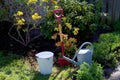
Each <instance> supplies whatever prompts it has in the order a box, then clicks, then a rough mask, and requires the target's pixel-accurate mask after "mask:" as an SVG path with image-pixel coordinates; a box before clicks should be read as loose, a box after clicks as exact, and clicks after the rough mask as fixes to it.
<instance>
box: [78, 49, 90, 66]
mask: <svg viewBox="0 0 120 80" xmlns="http://www.w3.org/2000/svg"><path fill="white" fill-rule="evenodd" d="M77 60H78V62H79V65H81V64H82V63H83V62H86V63H88V64H91V62H92V53H91V50H90V49H81V50H80V51H79V52H78V55H77Z"/></svg>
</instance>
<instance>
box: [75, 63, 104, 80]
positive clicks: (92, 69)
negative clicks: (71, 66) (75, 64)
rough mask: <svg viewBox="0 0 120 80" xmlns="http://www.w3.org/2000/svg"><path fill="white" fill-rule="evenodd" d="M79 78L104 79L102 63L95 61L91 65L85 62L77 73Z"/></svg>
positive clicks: (88, 79) (82, 79)
mask: <svg viewBox="0 0 120 80" xmlns="http://www.w3.org/2000/svg"><path fill="white" fill-rule="evenodd" d="M76 77H77V80H104V78H103V70H102V67H101V65H100V64H98V63H95V62H93V63H92V64H91V65H88V64H87V63H83V64H82V65H80V70H78V71H77V74H76Z"/></svg>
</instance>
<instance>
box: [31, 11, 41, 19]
mask: <svg viewBox="0 0 120 80" xmlns="http://www.w3.org/2000/svg"><path fill="white" fill-rule="evenodd" d="M32 19H33V20H37V19H41V16H39V15H38V13H34V14H33V15H32Z"/></svg>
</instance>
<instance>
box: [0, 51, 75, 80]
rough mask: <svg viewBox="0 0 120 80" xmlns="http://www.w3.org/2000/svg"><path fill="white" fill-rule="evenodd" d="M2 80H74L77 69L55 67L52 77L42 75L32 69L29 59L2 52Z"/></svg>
mask: <svg viewBox="0 0 120 80" xmlns="http://www.w3.org/2000/svg"><path fill="white" fill-rule="evenodd" d="M0 57H1V58H0V80H66V79H67V80H72V72H73V71H74V70H75V68H72V67H58V66H53V72H52V74H50V75H41V74H40V72H39V69H37V70H35V69H34V68H33V66H32V67H31V65H30V63H29V61H28V59H27V58H24V57H22V56H18V55H16V54H12V53H7V54H6V53H4V52H0Z"/></svg>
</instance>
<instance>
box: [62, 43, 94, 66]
mask: <svg viewBox="0 0 120 80" xmlns="http://www.w3.org/2000/svg"><path fill="white" fill-rule="evenodd" d="M85 45H90V47H89V48H84V47H85ZM93 49H94V47H93V45H92V43H90V42H84V43H83V44H82V45H81V46H80V47H79V49H78V50H77V51H76V53H75V55H74V57H73V58H72V59H70V58H68V57H66V56H63V58H64V59H65V60H67V61H68V62H70V63H72V64H75V65H77V66H78V67H79V66H80V65H81V64H82V63H83V62H86V63H88V64H91V63H92V54H93ZM75 58H77V61H75Z"/></svg>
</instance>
